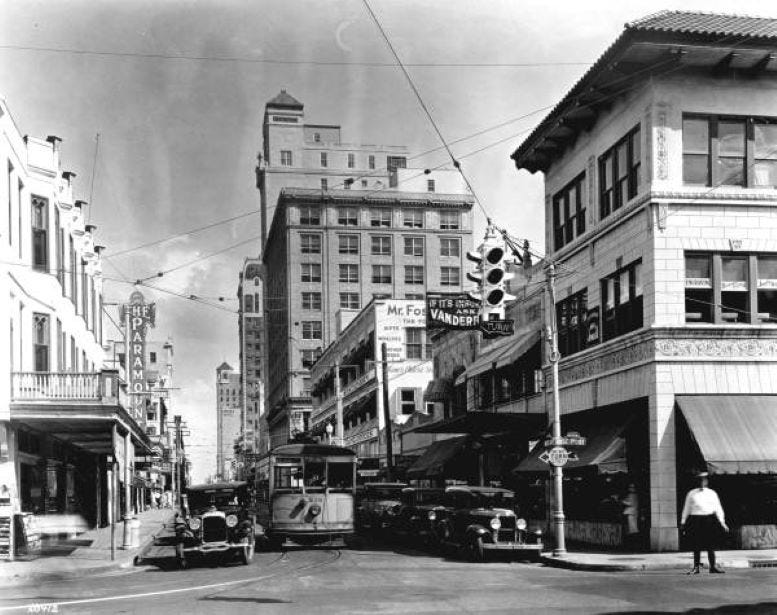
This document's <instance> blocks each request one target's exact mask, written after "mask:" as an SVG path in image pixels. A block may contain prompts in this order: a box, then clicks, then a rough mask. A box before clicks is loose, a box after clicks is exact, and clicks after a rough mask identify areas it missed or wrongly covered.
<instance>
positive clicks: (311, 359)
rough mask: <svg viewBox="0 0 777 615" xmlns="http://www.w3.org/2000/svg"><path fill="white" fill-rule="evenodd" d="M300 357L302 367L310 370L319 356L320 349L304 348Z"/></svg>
mask: <svg viewBox="0 0 777 615" xmlns="http://www.w3.org/2000/svg"><path fill="white" fill-rule="evenodd" d="M301 355H302V367H304V368H305V369H310V368H311V367H313V363H315V362H316V361H318V358H319V357H320V356H321V349H320V348H305V349H303V350H302V351H301Z"/></svg>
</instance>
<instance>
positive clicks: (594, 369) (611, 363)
mask: <svg viewBox="0 0 777 615" xmlns="http://www.w3.org/2000/svg"><path fill="white" fill-rule="evenodd" d="M652 358H653V345H652V344H651V343H650V341H642V342H638V343H636V344H633V345H631V346H625V347H623V348H620V349H618V350H613V351H608V352H605V353H603V354H601V355H599V356H596V357H591V358H589V359H588V360H586V361H583V362H581V363H578V364H576V365H571V366H570V367H562V368H561V369H559V377H558V380H559V384H560V385H564V384H568V383H570V382H575V381H576V380H585V379H587V378H591V377H593V376H600V375H602V374H604V373H606V372H610V371H615V370H618V369H621V368H625V367H626V366H628V365H631V364H634V363H642V362H644V361H648V360H650V359H652Z"/></svg>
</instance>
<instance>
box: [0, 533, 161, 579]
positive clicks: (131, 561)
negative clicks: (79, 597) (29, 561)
mask: <svg viewBox="0 0 777 615" xmlns="http://www.w3.org/2000/svg"><path fill="white" fill-rule="evenodd" d="M158 534H159V532H158V531H157V532H156V533H154V534H151V535H150V536H149V537H148V538H147V539H146V540H145V541H143V542H142V543H141V544H140V546H138V547H137V548H136V549H133V550H132V551H130V550H127V551H123V550H121V556H123V557H121V556H119V557H117V558H116V559H115V560H113V561H107V562H104V563H100V564H96V565H94V566H83V567H79V568H76V569H73V570H65V571H62V572H30V573H29V574H24V575H20V574H17V575H12V576H10V577H8V578H0V589H2V588H11V587H25V586H28V585H37V584H38V583H52V582H54V581H70V580H72V579H76V578H80V577H83V576H86V575H89V574H97V573H101V572H109V571H111V570H120V569H122V568H132V567H133V566H137V565H139V564H140V561H141V560H142V559H143V553H145V552H146V551H147V550H148V548H149V547H150V546H151V545H153V544H154V541H155V540H156V537H157V535H158ZM117 551H119V549H117ZM11 565H13V564H11Z"/></svg>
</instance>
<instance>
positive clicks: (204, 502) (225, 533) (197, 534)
mask: <svg viewBox="0 0 777 615" xmlns="http://www.w3.org/2000/svg"><path fill="white" fill-rule="evenodd" d="M184 502H185V503H184V505H183V507H182V510H181V511H180V513H179V514H178V516H177V517H176V522H175V534H176V549H175V553H176V557H177V559H178V565H179V566H180V567H181V568H186V566H187V557H186V556H187V554H193V553H196V554H201V555H208V554H221V555H222V556H223V555H229V554H234V555H237V556H238V558H239V559H240V561H241V562H242V563H243V564H249V563H250V562H251V560H252V559H253V557H254V548H255V536H254V526H255V515H254V512H253V509H252V507H251V505H252V497H251V492H250V490H249V488H248V484H247V483H245V482H229V483H213V484H210V485H195V486H192V487H189V488H188V489H187V490H186V494H185V496H184Z"/></svg>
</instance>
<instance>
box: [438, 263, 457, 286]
mask: <svg viewBox="0 0 777 615" xmlns="http://www.w3.org/2000/svg"><path fill="white" fill-rule="evenodd" d="M459 285H461V268H459V267H440V286H459Z"/></svg>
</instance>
